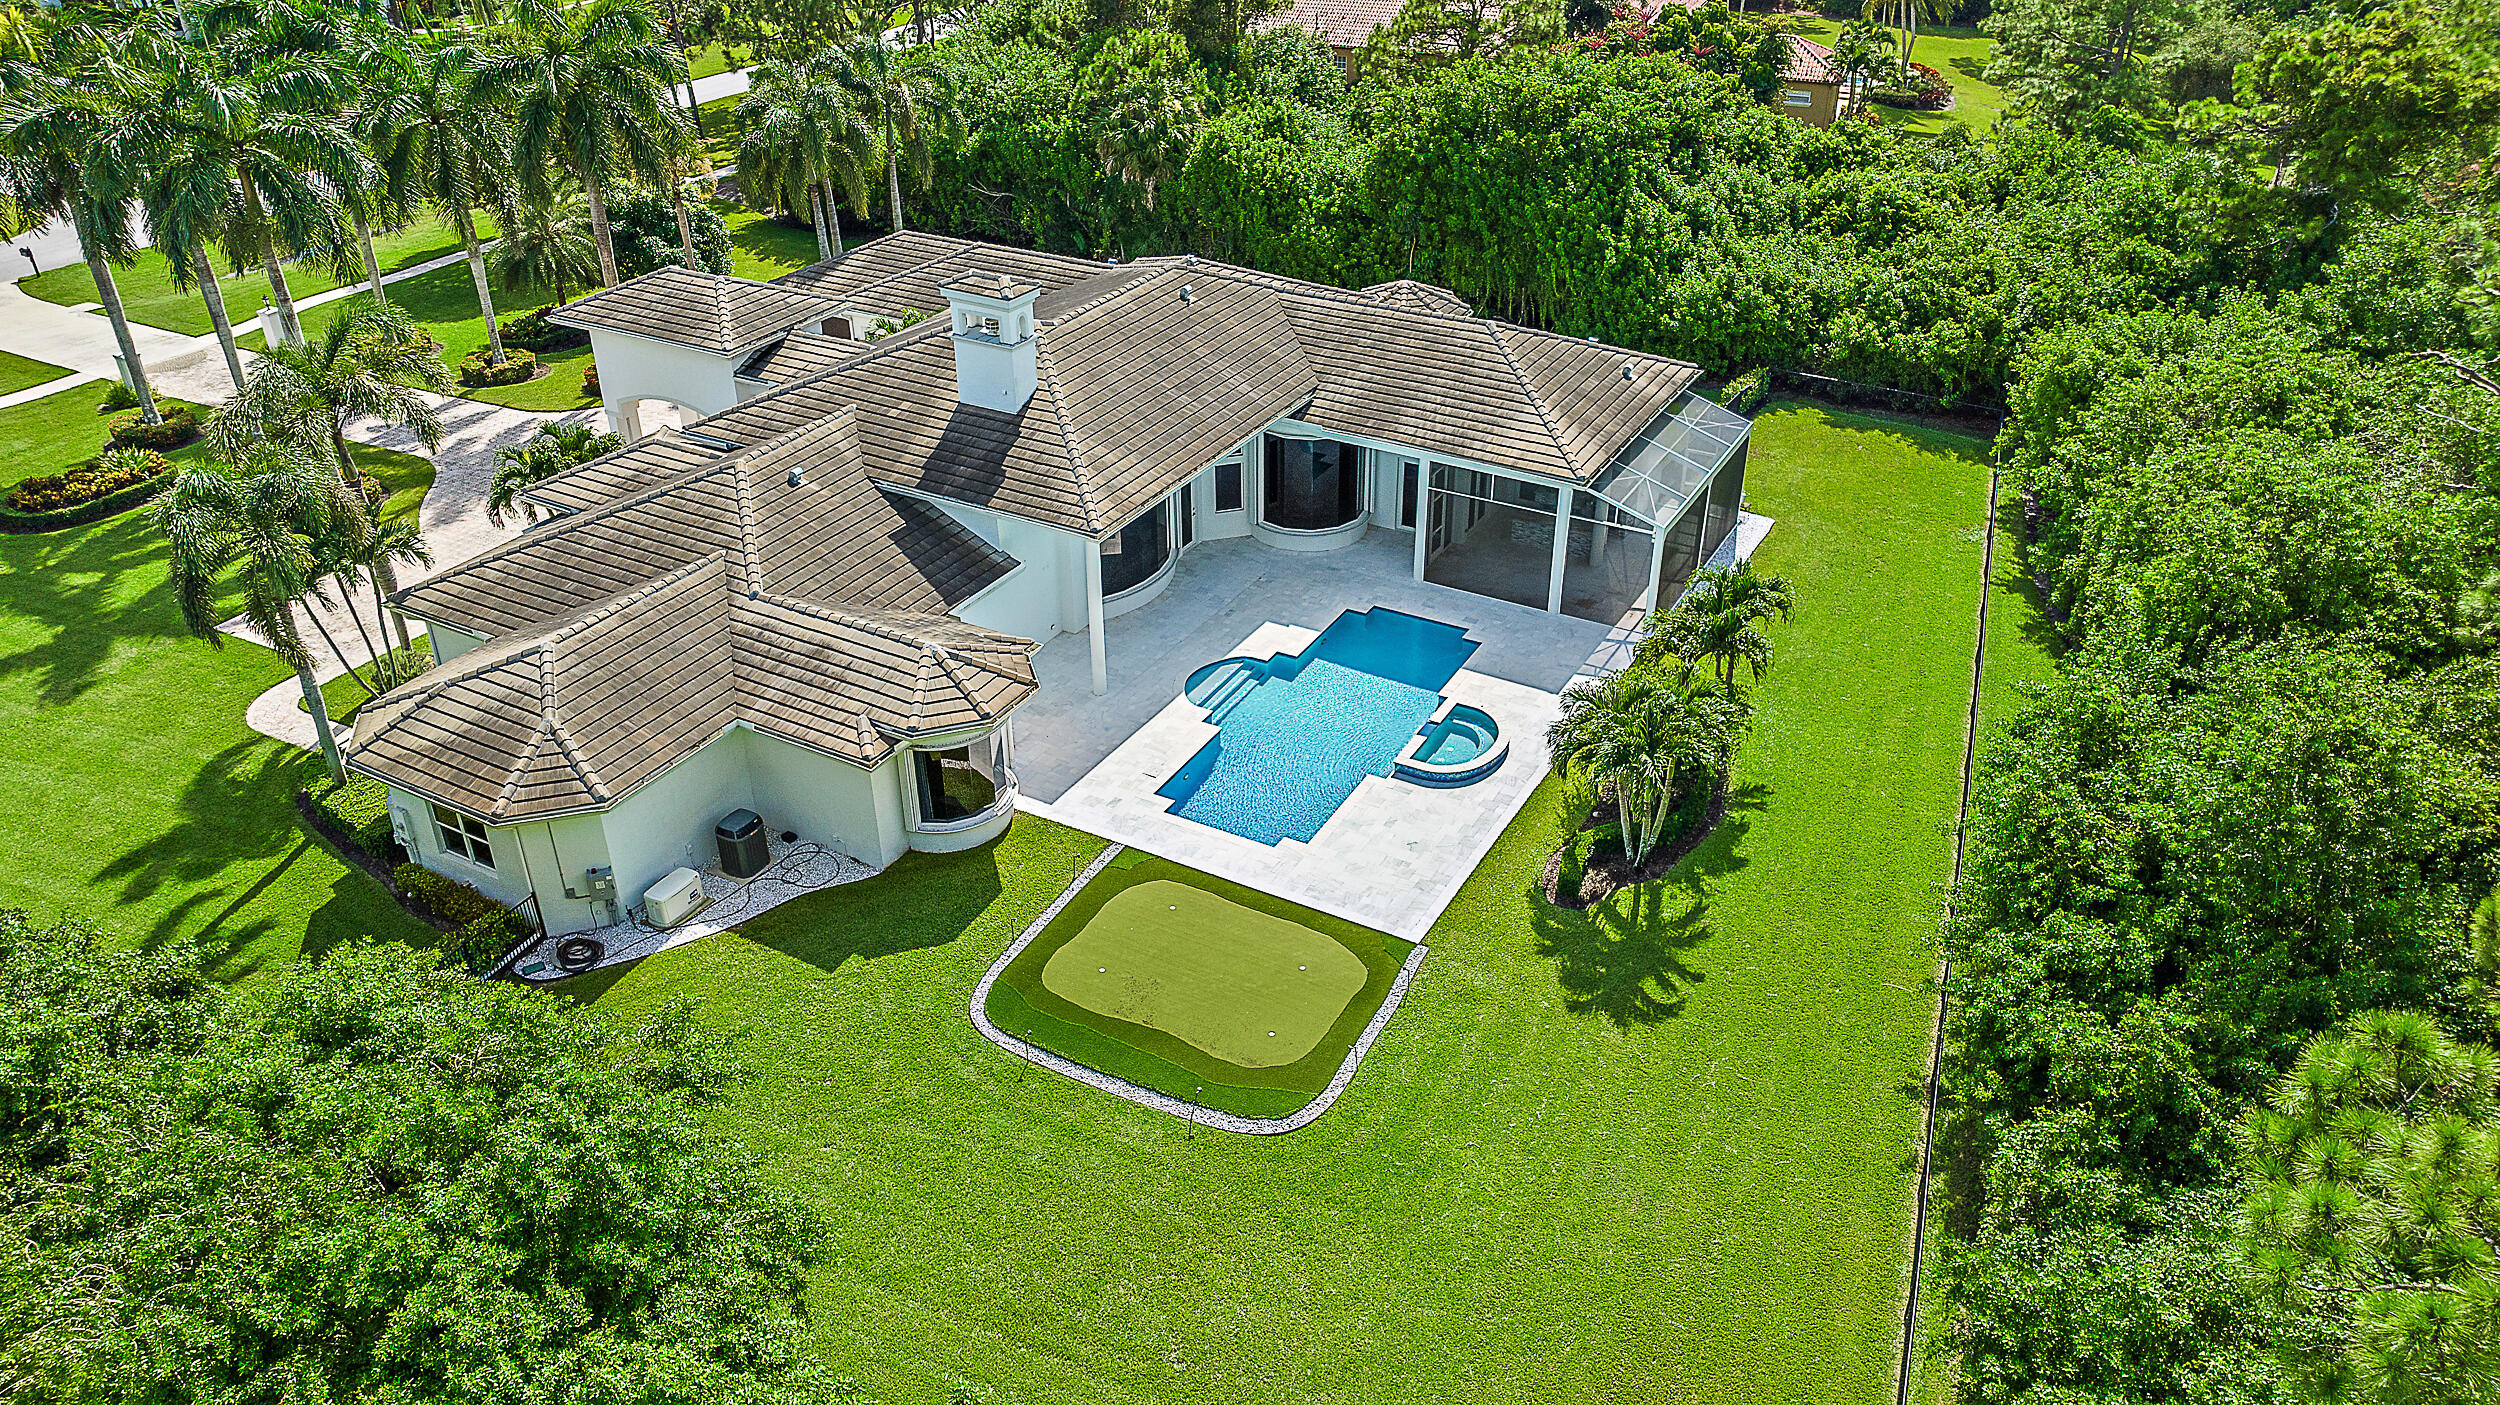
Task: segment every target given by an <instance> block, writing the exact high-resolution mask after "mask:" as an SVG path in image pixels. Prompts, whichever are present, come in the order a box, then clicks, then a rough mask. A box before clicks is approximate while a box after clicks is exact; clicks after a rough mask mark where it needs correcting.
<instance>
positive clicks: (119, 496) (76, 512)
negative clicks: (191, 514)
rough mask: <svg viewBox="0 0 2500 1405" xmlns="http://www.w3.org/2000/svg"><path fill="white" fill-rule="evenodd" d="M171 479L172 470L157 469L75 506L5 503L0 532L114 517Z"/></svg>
mask: <svg viewBox="0 0 2500 1405" xmlns="http://www.w3.org/2000/svg"><path fill="white" fill-rule="evenodd" d="M173 481H174V479H173V475H172V474H170V473H160V474H158V475H157V476H156V477H154V478H150V479H147V480H146V481H144V482H140V483H134V484H132V485H131V486H129V487H127V488H124V489H122V490H121V491H120V492H117V493H107V494H105V495H104V496H103V497H100V498H97V499H95V500H93V501H92V502H84V503H80V504H79V505H78V506H76V507H61V508H54V509H53V510H51V511H49V512H12V511H10V510H9V509H8V508H6V507H0V532H7V533H10V534H13V535H22V534H24V533H28V532H59V531H66V530H67V529H69V528H71V527H84V526H86V525H87V524H88V523H90V522H101V521H103V520H104V519H105V518H107V517H117V516H119V515H121V514H122V513H125V512H128V511H129V510H130V509H132V508H134V507H138V506H140V505H142V504H144V503H146V502H148V501H149V500H150V499H152V498H154V497H155V496H156V495H157V494H158V493H161V492H163V491H165V487H166V485H167V484H169V483H171V482H173Z"/></svg>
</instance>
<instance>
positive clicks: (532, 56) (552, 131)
mask: <svg viewBox="0 0 2500 1405" xmlns="http://www.w3.org/2000/svg"><path fill="white" fill-rule="evenodd" d="M521 13H522V18H521V21H520V22H519V23H518V24H517V25H515V26H514V27H513V28H512V29H511V31H510V32H509V33H508V35H507V36H506V39H507V42H506V45H505V47H503V48H500V49H497V50H490V51H488V52H487V53H486V54H485V55H484V56H483V57H482V58H481V59H480V60H479V63H478V67H477V83H478V91H479V92H480V94H481V95H482V96H483V97H485V98H486V99H487V100H489V101H491V102H494V103H496V104H497V105H499V106H502V107H503V108H505V109H506V110H507V111H509V112H510V113H511V115H512V130H513V157H514V160H515V161H516V162H517V164H518V165H519V167H520V176H521V184H522V187H523V191H524V193H525V194H527V195H529V196H531V197H532V198H544V197H546V196H547V195H548V194H549V193H550V187H552V185H553V184H554V180H555V173H556V171H558V170H559V169H560V170H562V171H564V172H566V173H569V174H570V175H571V176H572V177H573V178H574V179H575V180H577V181H579V182H580V183H581V187H582V193H583V194H584V195H585V196H587V197H588V198H589V201H590V233H591V241H592V242H593V243H594V244H596V245H597V246H598V250H599V277H600V281H601V282H602V283H614V282H616V281H617V280H616V245H615V242H614V241H613V240H612V239H611V238H610V236H609V233H608V191H609V189H610V188H611V187H612V186H614V185H615V184H616V183H617V182H618V181H621V180H644V181H649V182H652V183H654V184H656V183H658V182H660V181H664V180H666V179H668V178H669V146H670V143H671V141H672V139H673V135H672V134H673V133H674V132H675V131H676V130H677V128H678V127H679V126H680V125H681V124H682V123H683V122H684V121H685V117H684V114H682V113H680V112H679V111H678V110H677V109H676V107H675V106H673V105H672V104H671V103H670V102H668V101H667V99H666V98H665V97H664V96H663V94H665V93H666V92H667V91H668V87H669V81H670V78H669V75H670V74H671V72H672V71H673V66H674V61H673V60H672V59H671V58H670V57H669V50H668V45H667V43H666V42H665V41H664V39H663V37H662V35H661V33H660V30H659V27H658V26H657V25H656V24H654V23H653V22H652V19H651V16H650V15H649V14H648V13H646V12H645V11H644V10H643V8H642V5H641V3H640V0H590V3H589V4H586V5H581V6H578V7H573V8H567V7H565V6H563V5H560V4H557V3H554V0H528V3H527V4H525V5H524V6H523V7H522V11H521Z"/></svg>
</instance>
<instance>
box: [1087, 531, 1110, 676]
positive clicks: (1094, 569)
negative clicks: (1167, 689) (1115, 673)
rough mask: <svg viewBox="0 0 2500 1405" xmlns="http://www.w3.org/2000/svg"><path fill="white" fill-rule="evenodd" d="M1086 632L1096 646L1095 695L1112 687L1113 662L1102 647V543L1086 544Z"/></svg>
mask: <svg viewBox="0 0 2500 1405" xmlns="http://www.w3.org/2000/svg"><path fill="white" fill-rule="evenodd" d="M1085 633H1086V634H1087V636H1089V637H1090V638H1091V640H1092V642H1093V646H1094V696H1096V697H1101V696H1102V695H1103V694H1104V693H1105V692H1107V691H1108V690H1109V689H1110V687H1111V662H1110V659H1109V657H1108V656H1107V655H1105V654H1104V653H1103V648H1102V543H1101V542H1088V543H1086V546H1085Z"/></svg>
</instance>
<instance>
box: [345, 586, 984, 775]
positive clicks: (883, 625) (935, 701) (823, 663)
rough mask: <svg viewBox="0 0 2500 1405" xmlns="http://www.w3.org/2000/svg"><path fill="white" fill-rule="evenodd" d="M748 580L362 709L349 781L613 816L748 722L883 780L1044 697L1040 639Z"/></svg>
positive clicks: (535, 644) (514, 637)
mask: <svg viewBox="0 0 2500 1405" xmlns="http://www.w3.org/2000/svg"><path fill="white" fill-rule="evenodd" d="M740 575H741V573H740V571H739V569H738V568H737V566H736V565H735V564H734V561H733V558H732V557H731V556H730V555H728V554H727V553H722V552H713V553H710V554H707V555H704V556H701V557H698V558H696V559H695V560H692V561H689V562H687V563H686V564H684V565H682V566H680V567H678V568H676V569H675V570H673V571H669V572H667V573H665V574H662V575H660V576H657V577H655V578H653V579H651V580H648V581H645V582H642V583H640V584H638V585H635V586H632V587H630V588H628V589H626V590H623V591H619V592H617V593H616V594H614V595H611V596H608V597H605V598H603V599H600V600H597V601H593V602H592V603H591V604H589V605H587V606H585V607H584V608H582V609H581V610H578V611H575V612H573V613H572V614H569V615H566V616H564V617H561V618H559V619H555V620H551V621H548V622H546V623H544V624H541V625H538V626H535V627H532V628H530V629H526V630H520V631H516V632H514V633H512V634H509V635H506V636H504V637H503V638H500V639H496V640H494V641H492V642H490V643H488V644H485V645H482V646H480V647H479V648H477V649H474V650H472V651H470V652H468V653H466V654H462V655H460V656H459V657H457V658H454V659H453V660H452V661H451V662H449V663H446V664H443V665H440V666H439V667H436V668H434V669H432V670H430V671H428V672H426V673H424V674H421V675H419V676H418V677H416V678H415V679H413V680H411V681H410V682H408V683H406V684H404V685H402V686H401V687H399V688H397V689H394V690H393V691H392V692H390V693H389V694H386V695H385V696H383V697H381V698H378V699H376V700H374V701H373V702H371V703H368V704H366V706H365V708H364V710H363V711H362V712H361V713H359V714H358V716H357V720H356V727H355V733H354V737H353V739H352V741H351V743H350V752H349V762H348V764H349V765H351V766H352V767H354V768H355V769H356V770H357V771H359V772H361V773H363V774H366V775H371V776H375V777H377V778H379V779H381V780H383V781H385V782H387V783H389V784H391V785H395V786H398V787H400V788H402V789H405V790H410V791H413V792H415V793H417V794H419V795H422V796H425V797H427V798H429V799H432V800H438V801H441V802H443V803H445V804H449V805H452V806H455V807H457V808H459V809H462V810H466V811H469V812H470V813H473V814H476V815H478V816H480V817H482V818H484V819H486V820H488V821H490V822H493V823H499V824H500V823H509V822H512V821H515V820H525V819H542V818H546V817H549V816H552V815H559V814H567V813H573V812H577V811H583V810H595V809H601V808H605V807H607V806H609V805H612V804H614V803H616V802H617V801H618V800H621V799H623V798H624V797H625V796H627V795H629V794H631V793H632V792H633V791H634V790H635V789H636V788H637V787H639V786H641V785H642V784H643V783H644V782H646V781H648V780H650V779H652V778H653V777H655V776H657V775H658V774H659V773H660V772H662V771H664V770H666V769H667V768H668V767H669V766H670V765H671V764H673V763H675V762H676V761H678V760H679V759H681V758H683V757H685V756H687V755H689V754H691V753H692V752H693V751H695V750H696V749H697V748H699V747H701V746H703V745H704V744H705V743H707V742H710V741H711V740H713V739H714V738H716V737H718V736H719V735H721V733H722V732H724V731H725V730H727V729H728V728H729V727H731V726H732V725H735V724H737V723H745V724H746V725H748V726H750V727H752V728H754V729H755V730H757V731H760V732H765V733H767V734H769V735H773V736H777V737H780V738H783V739H785V740H787V741H791V742H795V743H797V744H799V745H801V746H806V747H812V748H814V749H816V750H818V751H822V752H825V753H827V754H830V755H833V756H836V757H840V758H842V759H844V760H847V761H851V762H854V763H857V764H859V765H862V766H872V765H875V764H876V763H877V762H879V761H881V760H883V759H884V758H885V757H886V756H887V755H888V754H889V753H890V752H892V751H893V749H894V745H895V739H896V738H900V737H911V736H925V735H928V734H931V733H935V732H944V731H950V730H954V729H957V728H963V727H970V726H978V725H982V724H986V723H991V722H994V721H996V720H997V719H998V718H1000V717H1003V716H1004V715H1005V714H1006V713H1007V712H1008V711H1009V710H1011V709H1012V708H1014V707H1015V706H1016V705H1017V704H1019V703H1021V702H1022V701H1024V699H1025V698H1027V697H1029V696H1031V694H1032V692H1033V689H1034V680H1033V670H1032V649H1033V646H1032V644H1031V643H1030V642H1028V641H1026V640H1021V639H1012V638H1009V637H1007V636H1004V635H999V634H994V633H991V632H990V631H987V630H983V629H978V628H975V627H973V626H971V625H967V624H964V623H962V622H961V621H958V620H955V619H952V618H949V617H947V616H945V615H936V614H924V613H913V612H897V611H885V610H867V609H857V608H850V607H843V606H834V605H827V604H824V603H821V602H816V601H810V600H803V599H793V598H790V597H787V596H782V595H778V594H772V593H765V594H760V595H751V594H749V593H748V592H747V591H746V590H745V589H744V588H743V587H742V585H741V583H740Z"/></svg>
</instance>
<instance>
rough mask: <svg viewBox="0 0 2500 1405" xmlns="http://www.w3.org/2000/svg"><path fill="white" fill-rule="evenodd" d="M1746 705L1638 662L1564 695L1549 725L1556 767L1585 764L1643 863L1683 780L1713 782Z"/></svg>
mask: <svg viewBox="0 0 2500 1405" xmlns="http://www.w3.org/2000/svg"><path fill="white" fill-rule="evenodd" d="M1747 712H1748V709H1747V708H1746V705H1745V704H1744V702H1743V701H1742V700H1740V699H1738V698H1734V697H1731V696H1726V695H1721V694H1714V693H1710V692H1708V691H1706V690H1703V689H1699V688H1696V687H1694V686H1693V684H1692V683H1691V681H1690V680H1679V679H1677V678H1675V677H1673V676H1672V675H1671V674H1669V673H1668V672H1667V671H1665V670H1663V669H1659V668H1655V667H1646V666H1642V665H1639V664H1635V665H1634V666H1633V667H1631V668H1628V669H1626V670H1624V671H1623V672H1621V673H1617V674H1613V675H1611V676H1609V677H1606V678H1603V679H1598V680H1595V681H1593V682H1586V683H1575V684H1573V685H1572V686H1571V687H1570V688H1569V689H1567V690H1565V691H1564V693H1563V696H1562V715H1561V716H1560V717H1558V718H1556V719H1555V721H1554V725H1553V726H1552V727H1551V728H1549V729H1548V730H1547V732H1546V745H1547V746H1548V748H1549V749H1550V750H1551V752H1552V754H1553V761H1554V766H1555V768H1556V769H1557V770H1560V771H1564V772H1566V773H1567V772H1568V771H1569V770H1570V769H1571V768H1574V767H1584V768H1586V770H1587V771H1588V774H1589V775H1590V776H1592V777H1594V778H1595V779H1596V781H1597V783H1598V784H1599V785H1600V786H1601V787H1603V788H1604V789H1605V791H1606V793H1607V794H1609V795H1610V796H1612V797H1613V799H1614V802H1615V810H1616V813H1617V816H1618V818H1619V819H1620V821H1621V823H1622V825H1623V852H1624V854H1625V856H1626V857H1628V858H1629V859H1630V860H1631V861H1632V866H1633V867H1634V868H1635V869H1636V870H1637V869H1638V868H1639V867H1640V865H1641V862H1642V860H1644V859H1646V858H1648V857H1649V851H1650V850H1651V849H1652V848H1654V847H1655V846H1656V845H1657V843H1658V840H1659V838H1660V837H1661V834H1662V832H1663V830H1664V828H1665V826H1666V821H1667V816H1668V814H1669V812H1670V811H1672V810H1673V809H1674V808H1675V802H1676V798H1677V789H1676V785H1677V782H1678V780H1679V779H1681V780H1683V781H1684V782H1686V783H1687V784H1690V783H1691V782H1693V781H1696V780H1702V781H1707V782H1711V783H1715V782H1716V781H1717V779H1718V778H1719V777H1721V776H1723V775H1725V774H1726V772H1727V768H1728V764H1729V761H1730V760H1731V759H1732V758H1733V757H1734V756H1735V754H1736V743H1737V741H1738V740H1739V739H1740V738H1741V737H1742V736H1743V734H1744V730H1745V727H1746V723H1747Z"/></svg>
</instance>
